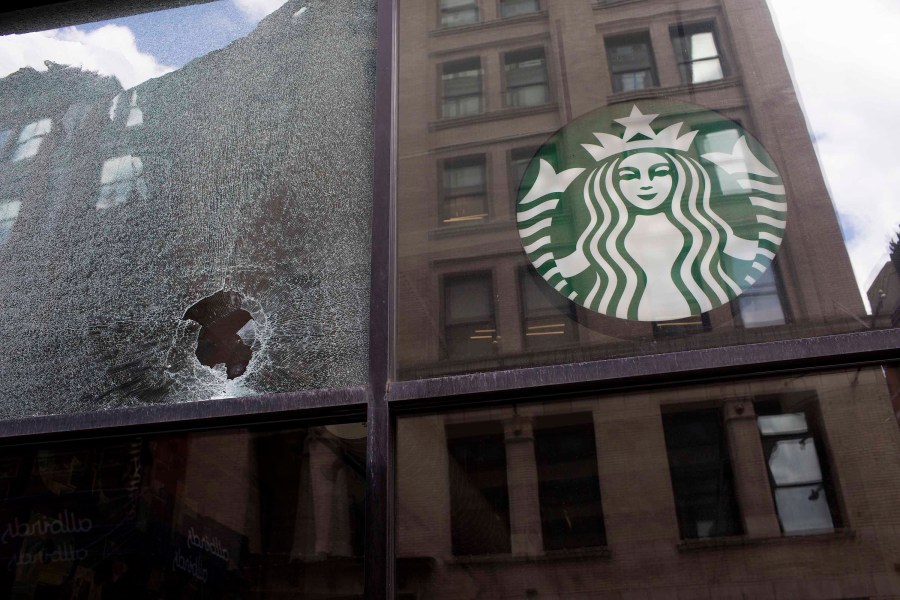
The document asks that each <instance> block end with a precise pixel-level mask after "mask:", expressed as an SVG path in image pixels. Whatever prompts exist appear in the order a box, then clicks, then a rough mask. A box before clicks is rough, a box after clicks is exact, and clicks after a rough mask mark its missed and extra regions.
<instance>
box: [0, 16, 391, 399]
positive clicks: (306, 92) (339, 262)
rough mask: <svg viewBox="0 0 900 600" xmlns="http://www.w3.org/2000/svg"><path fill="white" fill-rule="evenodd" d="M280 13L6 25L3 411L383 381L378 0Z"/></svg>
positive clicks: (0, 327)
mask: <svg viewBox="0 0 900 600" xmlns="http://www.w3.org/2000/svg"><path fill="white" fill-rule="evenodd" d="M273 4H274V5H278V6H277V7H274V8H272V7H271V5H273ZM267 5H268V6H270V8H269V9H268V10H269V11H270V14H268V15H263V14H259V10H260V8H259V6H256V8H253V9H252V11H251V13H253V14H251V13H246V14H245V13H242V12H240V10H242V9H239V8H237V4H235V3H231V2H212V3H208V4H198V5H195V6H188V7H183V8H178V9H173V10H171V11H163V12H160V13H147V14H145V15H138V16H136V17H128V18H122V19H116V20H114V21H110V22H104V23H90V24H87V25H84V26H78V27H75V28H67V29H65V30H54V31H48V32H36V33H29V34H24V35H12V36H5V37H3V38H0V53H2V54H3V55H4V56H19V55H21V56H22V57H23V58H22V60H23V61H25V60H26V59H27V56H31V55H34V54H36V53H38V49H40V50H41V51H44V52H45V55H42V56H41V57H40V60H38V61H37V62H35V63H34V64H32V63H25V62H23V63H22V64H21V65H18V66H17V67H12V68H11V71H10V70H7V71H6V72H0V75H5V76H4V77H2V79H0V100H2V102H0V131H10V132H12V133H11V137H10V146H12V147H11V148H9V150H8V152H7V153H6V154H5V156H4V157H0V161H2V162H3V163H4V164H3V167H2V168H0V199H2V201H0V212H2V216H0V244H2V245H0V305H2V306H3V315H4V319H3V320H2V323H0V339H2V340H3V341H4V343H5V349H4V352H3V353H2V355H0V398H2V400H0V416H2V417H13V416H29V415H35V414H52V413H64V412H75V411H87V410H97V409H101V408H111V407H120V406H135V405H143V404H147V403H158V402H185V401H195V400H204V399H209V398H213V397H231V396H240V395H248V394H259V393H269V392H282V391H291V390H300V389H315V388H327V387H344V386H351V385H360V384H363V383H365V381H366V377H367V375H366V374H367V367H368V354H367V352H368V351H367V348H368V307H369V291H368V284H369V263H370V255H371V251H370V248H371V243H370V230H369V225H370V218H371V198H372V164H371V163H372V134H371V132H372V118H373V114H372V113H373V102H374V62H375V61H374V42H375V2H374V0H331V1H329V2H323V1H322V0H289V1H287V2H284V3H283V4H281V3H278V2H276V3H267ZM272 10H274V12H271V11H272ZM253 11H256V12H253ZM263 12H265V11H263ZM191 19H196V21H192V20H191ZM222 23H226V25H224V26H223V25H222ZM213 24H216V26H213ZM167 28H175V29H176V30H178V31H176V32H175V33H179V32H180V33H181V34H182V35H183V36H184V38H185V40H184V41H183V43H181V44H180V45H179V44H175V43H174V42H173V39H174V38H173V34H172V33H171V32H169V31H167ZM125 29H127V30H128V32H130V35H121V34H122V33H123V30H125ZM73 32H76V33H78V35H75V33H73ZM98 32H102V33H104V36H99V34H98ZM126 33H127V32H126ZM106 34H110V35H106ZM112 34H116V35H112ZM163 34H165V35H163ZM92 36H93V37H92ZM100 37H102V38H103V39H102V40H100V41H98V40H99V39H100ZM75 38H77V42H73V41H72V40H73V39H75ZM108 39H121V40H129V39H130V40H133V42H131V43H133V44H136V48H135V47H129V46H128V44H125V45H124V46H123V47H122V48H121V56H118V55H114V54H113V53H109V52H108V51H107V50H104V52H99V51H96V50H97V48H98V47H99V45H100V43H101V42H103V43H106V40H108ZM161 40H162V41H161ZM91 44H94V46H91ZM17 45H18V46H17ZM23 46H24V47H28V48H29V49H30V52H28V53H22V52H17V51H15V48H17V47H23ZM181 46H183V47H181ZM60 48H63V49H66V50H65V52H62V51H60ZM154 49H155V50H154ZM154 52H155V54H154ZM108 55H109V56H108ZM98 57H100V58H98ZM104 57H106V58H104ZM67 60H69V61H70V63H71V64H68V63H67V64H61V63H65V62H66V61H67ZM129 61H130V62H129ZM4 64H6V63H4ZM122 65H125V66H124V67H123V66H122ZM15 69H18V70H15ZM25 158H28V159H29V160H23V159H25ZM4 240H5V243H3V241H4Z"/></svg>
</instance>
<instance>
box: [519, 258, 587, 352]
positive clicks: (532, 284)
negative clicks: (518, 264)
mask: <svg viewBox="0 0 900 600" xmlns="http://www.w3.org/2000/svg"><path fill="white" fill-rule="evenodd" d="M519 288H520V289H521V292H522V314H523V327H522V328H523V330H524V332H525V347H526V348H528V349H529V350H542V349H549V348H555V347H558V346H560V345H564V344H567V343H569V342H574V341H576V340H577V339H578V329H577V328H576V326H575V322H576V319H577V313H576V310H575V305H574V304H573V303H572V302H571V301H569V300H567V299H566V298H565V297H564V296H563V295H562V294H560V293H558V292H557V291H556V290H554V289H552V288H551V287H550V286H549V285H548V284H547V283H546V282H545V281H544V280H543V278H542V277H541V276H540V275H539V274H538V272H537V271H535V269H534V267H530V266H529V267H524V268H522V269H521V270H520V271H519Z"/></svg>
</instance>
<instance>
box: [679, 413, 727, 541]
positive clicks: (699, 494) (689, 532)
mask: <svg viewBox="0 0 900 600" xmlns="http://www.w3.org/2000/svg"><path fill="white" fill-rule="evenodd" d="M663 430H664V431H665V436H666V451H667V453H668V455H669V472H670V474H671V476H672V490H673V492H674V493H675V511H676V513H677V514H678V527H679V530H680V531H681V537H682V538H684V539H692V538H709V537H719V536H728V535H738V534H740V533H741V532H742V528H741V522H740V514H739V512H738V508H737V501H736V500H735V495H734V477H733V475H732V472H731V460H730V458H729V455H728V446H727V443H726V440H725V428H724V427H723V424H722V415H721V413H720V411H718V410H715V409H709V410H695V411H688V412H677V413H671V414H664V415H663Z"/></svg>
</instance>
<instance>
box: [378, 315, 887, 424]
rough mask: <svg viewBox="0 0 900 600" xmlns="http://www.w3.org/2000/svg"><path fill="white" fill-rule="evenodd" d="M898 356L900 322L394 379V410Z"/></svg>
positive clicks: (391, 397) (390, 396)
mask: <svg viewBox="0 0 900 600" xmlns="http://www.w3.org/2000/svg"><path fill="white" fill-rule="evenodd" d="M894 360H900V329H889V330H879V331H866V332H862V333H848V334H839V335H830V336H821V337H814V338H803V339H795V340H784V341H778V342H763V343H758V344H747V345H743V346H729V347H726V348H709V349H704V350H687V351H684V352H672V353H668V354H657V355H645V356H637V357H631V358H617V359H611V360H603V361H593V362H583V363H572V364H564V365H553V366H546V367H531V368H525V369H516V370H511V371H496V372H486V373H471V374H466V375H454V376H448V377H440V378H435V379H428V380H417V381H401V382H396V383H394V384H392V385H391V388H390V392H389V394H388V401H389V404H390V405H391V408H392V410H393V411H394V412H400V411H405V410H419V409H423V408H435V407H438V406H445V407H452V406H453V405H454V399H455V401H456V402H457V403H459V402H466V401H470V402H471V401H474V402H484V401H497V400H509V399H510V398H520V399H523V398H533V397H544V396H547V395H550V394H567V393H578V392H584V391H588V390H594V391H596V390H604V389H607V390H608V389H612V388H625V387H644V386H648V385H658V384H662V383H665V384H672V383H686V382H694V381H697V380H702V379H714V378H722V377H735V376H754V375H767V374H768V375H771V374H775V373H778V372H785V371H796V370H821V369H831V368H839V367H845V366H858V365H863V364H875V363H881V362H890V361H894ZM441 399H449V400H450V402H447V401H444V402H441Z"/></svg>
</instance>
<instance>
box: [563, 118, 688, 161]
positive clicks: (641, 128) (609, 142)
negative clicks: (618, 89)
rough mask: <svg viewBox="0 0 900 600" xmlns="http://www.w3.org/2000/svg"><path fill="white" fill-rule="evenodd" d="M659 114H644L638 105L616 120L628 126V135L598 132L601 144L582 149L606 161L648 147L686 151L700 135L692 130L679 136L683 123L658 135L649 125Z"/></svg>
mask: <svg viewBox="0 0 900 600" xmlns="http://www.w3.org/2000/svg"><path fill="white" fill-rule="evenodd" d="M658 116H659V115H645V114H643V113H642V112H641V110H640V109H639V108H638V107H637V106H636V105H632V107H631V114H630V115H628V116H627V117H625V118H623V119H616V120H615V121H616V123H621V124H622V125H624V126H625V134H624V135H623V136H622V137H618V136H615V135H612V134H609V133H600V132H595V133H594V137H596V138H597V141H599V142H600V145H599V146H597V145H595V144H582V145H581V146H582V147H583V148H584V149H585V150H587V151H588V153H589V154H590V155H591V156H592V157H594V160H596V161H601V160H603V159H604V158H607V157H609V156H612V155H613V154H619V153H621V152H625V151H628V150H640V149H646V148H668V149H670V150H681V151H687V150H688V149H689V148H690V147H691V143H692V142H693V141H694V138H695V137H696V136H697V132H696V131H689V132H688V133H686V134H684V135H683V136H681V137H679V136H678V132H679V131H680V130H681V126H682V125H684V123H675V124H674V125H670V126H669V127H666V128H665V129H663V130H662V131H660V132H659V133H656V132H655V131H653V128H652V127H650V122H651V121H653V119H655V118H656V117H658ZM637 135H642V136H644V137H642V138H641V139H638V140H635V139H633V138H634V137H635V136H637Z"/></svg>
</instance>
